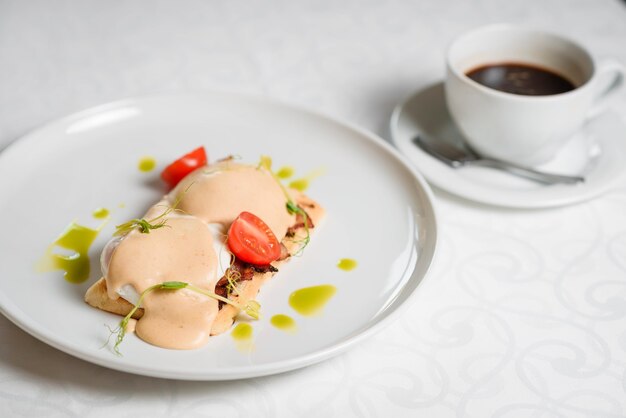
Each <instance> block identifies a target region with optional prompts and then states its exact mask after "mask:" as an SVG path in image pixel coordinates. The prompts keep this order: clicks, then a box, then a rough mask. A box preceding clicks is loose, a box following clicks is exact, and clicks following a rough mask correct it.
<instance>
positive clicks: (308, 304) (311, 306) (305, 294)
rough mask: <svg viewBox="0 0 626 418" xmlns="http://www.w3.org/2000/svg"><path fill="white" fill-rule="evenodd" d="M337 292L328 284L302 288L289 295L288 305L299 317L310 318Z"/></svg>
mask: <svg viewBox="0 0 626 418" xmlns="http://www.w3.org/2000/svg"><path fill="white" fill-rule="evenodd" d="M336 292H337V288H336V287H335V286H333V285H330V284H322V285H319V286H311V287H304V288H302V289H298V290H296V291H294V292H293V293H291V295H289V305H290V306H291V307H292V308H293V309H294V310H295V311H296V312H298V313H299V314H300V315H304V316H310V315H314V314H316V313H319V312H320V311H321V310H322V308H324V306H325V305H326V303H328V301H329V300H330V298H332V297H333V296H334V295H335V293H336Z"/></svg>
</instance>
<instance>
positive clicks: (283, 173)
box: [276, 166, 295, 179]
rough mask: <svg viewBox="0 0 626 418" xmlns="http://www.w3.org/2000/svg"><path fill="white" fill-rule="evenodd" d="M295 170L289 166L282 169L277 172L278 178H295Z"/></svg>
mask: <svg viewBox="0 0 626 418" xmlns="http://www.w3.org/2000/svg"><path fill="white" fill-rule="evenodd" d="M294 171H295V170H294V169H293V167H289V166H284V167H281V168H280V169H279V170H278V171H277V172H276V176H277V177H278V178H279V179H288V178H289V177H291V176H293V173H294Z"/></svg>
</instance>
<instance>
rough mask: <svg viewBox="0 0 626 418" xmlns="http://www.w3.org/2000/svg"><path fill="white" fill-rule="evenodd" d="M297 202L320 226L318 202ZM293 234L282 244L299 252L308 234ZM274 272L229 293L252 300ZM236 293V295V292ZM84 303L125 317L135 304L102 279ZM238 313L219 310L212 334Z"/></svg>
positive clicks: (257, 276)
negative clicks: (114, 296) (114, 294)
mask: <svg viewBox="0 0 626 418" xmlns="http://www.w3.org/2000/svg"><path fill="white" fill-rule="evenodd" d="M296 202H297V204H298V205H299V206H300V207H302V208H303V209H304V210H305V211H306V213H307V214H308V216H309V218H310V220H311V222H312V224H313V225H314V226H317V225H318V223H319V221H320V220H321V219H322V218H323V217H324V209H323V208H322V207H321V206H320V205H319V204H317V203H316V202H315V201H314V200H312V199H310V198H308V197H307V196H305V195H304V194H300V195H298V196H297V198H296ZM293 233H294V235H293V236H291V237H289V236H287V237H284V238H283V240H282V243H283V245H284V246H285V247H287V250H288V251H289V253H290V254H293V253H295V252H297V251H298V250H299V248H300V245H301V244H300V242H299V241H301V240H302V239H304V238H305V237H306V230H305V228H304V227H302V226H300V227H296V228H294V231H293ZM288 260H289V258H287V259H285V260H282V261H276V262H274V263H272V265H273V266H274V267H276V268H280V266H281V265H283V264H284V263H285V262H287V261H288ZM274 274H275V273H273V272H266V273H258V272H255V273H254V276H253V278H252V279H251V280H246V281H241V282H239V283H238V284H237V287H236V292H233V294H231V295H230V299H231V300H233V301H235V302H238V303H239V304H241V305H245V304H246V303H247V302H248V301H249V300H252V299H254V298H256V295H257V294H258V292H259V289H260V288H261V286H262V285H263V283H265V281H266V280H269V279H270V278H271V277H272V276H273V275H274ZM235 293H236V294H235ZM85 302H87V303H88V304H89V305H91V306H93V307H94V308H98V309H101V310H103V311H107V312H111V313H114V314H117V315H120V316H126V315H128V313H129V312H130V311H131V310H132V309H133V307H134V305H133V304H131V303H130V302H128V301H126V300H125V299H122V298H121V297H118V298H117V299H111V298H109V296H108V293H107V284H106V280H105V279H104V277H103V278H101V279H100V280H98V281H97V282H96V283H94V284H93V285H92V286H91V287H90V288H89V289H88V290H87V292H86V293H85ZM238 313H239V310H238V309H237V308H235V307H234V306H232V305H228V304H225V305H223V306H222V308H221V309H220V310H219V313H218V314H217V317H216V318H215V321H214V322H213V327H212V328H211V335H217V334H221V333H223V332H225V331H227V330H228V329H229V328H230V327H231V325H232V324H233V321H234V320H235V317H236V316H237V314H238ZM142 316H143V309H141V308H140V309H137V310H136V311H135V313H134V314H133V318H135V319H139V318H141V317H142Z"/></svg>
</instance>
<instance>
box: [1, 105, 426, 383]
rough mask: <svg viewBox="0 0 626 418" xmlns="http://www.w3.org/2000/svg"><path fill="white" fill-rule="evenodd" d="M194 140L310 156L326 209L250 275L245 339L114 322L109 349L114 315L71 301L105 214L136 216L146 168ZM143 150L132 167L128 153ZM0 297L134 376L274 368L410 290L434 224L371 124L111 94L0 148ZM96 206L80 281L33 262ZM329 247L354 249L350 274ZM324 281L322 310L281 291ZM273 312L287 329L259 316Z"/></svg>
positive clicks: (37, 327) (211, 149)
mask: <svg viewBox="0 0 626 418" xmlns="http://www.w3.org/2000/svg"><path fill="white" fill-rule="evenodd" d="M199 145H204V146H205V147H206V149H207V153H208V154H209V159H213V160H215V159H218V158H221V157H224V156H227V155H230V154H233V155H239V156H241V158H242V161H244V162H250V163H256V162H257V161H258V159H259V156H260V155H263V154H267V155H270V156H271V157H272V158H273V161H274V167H280V166H282V165H289V166H292V167H294V168H295V169H296V177H298V176H302V175H306V174H308V173H311V172H315V171H318V170H320V169H322V170H323V171H324V174H323V175H321V176H319V177H317V178H316V179H315V180H313V181H312V182H311V187H310V188H309V190H308V191H307V194H309V195H310V196H311V197H313V198H314V199H316V200H317V201H318V202H320V204H321V205H322V206H324V207H325V208H326V211H327V216H326V218H325V220H324V221H323V222H322V223H321V224H320V225H318V226H317V227H316V228H315V230H314V232H313V234H312V240H311V243H310V245H309V246H308V247H307V248H306V249H305V251H304V254H303V255H302V256H301V257H294V258H293V259H292V260H291V261H290V262H289V263H288V264H287V265H286V266H285V267H283V268H282V269H281V271H280V272H279V273H277V274H276V276H274V278H273V279H272V280H271V281H269V282H268V283H266V284H265V285H264V287H263V288H262V289H261V292H260V294H259V297H258V300H259V302H260V303H261V305H262V315H263V316H262V318H261V320H259V321H255V322H253V323H252V324H253V327H254V337H253V341H252V344H251V346H247V347H241V346H240V345H238V344H236V341H235V340H233V338H232V337H231V335H230V334H229V333H226V334H223V335H220V336H217V337H214V338H212V339H211V340H210V341H209V343H208V344H207V345H206V346H205V347H203V348H201V349H198V350H190V351H176V350H166V349H162V348H158V347H154V346H151V345H149V344H147V343H145V342H143V341H141V340H140V339H139V338H138V337H136V336H135V335H134V334H132V335H127V337H126V339H125V340H124V342H123V343H122V345H121V347H120V349H121V352H122V354H123V356H122V357H119V356H116V355H115V354H114V353H113V352H112V350H111V347H110V346H108V347H105V348H101V346H102V345H103V344H104V343H105V341H106V339H107V336H108V334H109V332H108V330H107V328H106V327H105V324H106V325H108V326H109V327H111V328H115V327H116V326H117V324H118V323H119V320H120V317H117V316H115V315H112V314H108V313H105V312H102V311H99V310H97V309H94V308H92V307H90V306H87V305H86V304H85V303H84V302H83V295H84V293H85V290H86V289H87V288H88V286H89V285H91V284H92V283H93V282H94V281H95V280H97V279H98V278H99V277H100V276H99V273H100V272H99V267H98V260H97V258H98V256H99V253H100V251H101V249H102V247H103V246H104V244H105V242H106V241H107V240H108V238H109V237H110V236H111V233H112V232H113V230H114V225H116V224H119V223H121V222H124V221H126V220H129V219H132V218H135V217H138V216H141V215H143V213H144V212H145V210H146V208H147V207H149V206H150V205H151V204H153V203H154V202H156V201H157V200H158V199H159V198H160V197H161V196H162V194H163V193H164V192H165V190H164V188H163V186H162V184H161V182H160V181H159V179H158V177H159V172H160V171H161V170H162V169H163V167H164V166H165V165H166V164H167V163H168V162H171V161H172V160H174V159H175V158H177V157H178V156H180V155H182V154H184V153H186V152H188V151H189V150H191V149H193V148H195V147H197V146H199ZM146 155H149V156H153V157H155V158H156V160H157V161H158V165H157V168H156V170H154V171H152V172H149V173H142V172H140V171H139V170H138V168H137V164H138V161H139V159H140V158H141V157H142V156H146ZM0 176H2V178H3V179H4V181H3V182H2V183H1V185H0V194H1V195H2V196H3V199H2V202H1V203H0V230H2V234H1V235H0V248H1V249H2V253H3V254H5V257H4V259H3V262H2V263H1V264H0V311H1V312H2V313H3V314H4V315H5V316H7V317H8V318H9V319H10V320H12V321H13V322H14V323H16V324H17V325H18V326H20V327H21V328H23V329H24V330H25V331H27V332H29V333H30V334H32V335H33V336H35V337H37V338H39V339H40V340H42V341H44V342H46V343H48V344H50V345H52V346H54V347H56V348H58V349H60V350H63V351H65V352H67V353H69V354H72V355H74V356H76V357H79V358H81V359H84V360H87V361H90V362H93V363H96V364H99V365H102V366H105V367H110V368H113V369H117V370H122V371H126V372H131V373H137V374H142V375H149V376H157V377H166V378H176V379H189V380H227V379H237V378H245V377H253V376H261V375H267V374H273V373H279V372H283V371H287V370H291V369H295V368H299V367H303V366H306V365H308V364H312V363H315V362H318V361H321V360H323V359H326V358H328V357H330V356H333V355H336V354H338V353H340V352H342V351H344V350H346V349H347V348H348V347H350V346H352V345H353V344H355V343H356V342H357V341H360V340H361V339H363V338H364V337H366V336H367V335H370V334H371V333H372V332H374V331H375V330H377V329H380V327H381V326H383V325H384V324H385V323H388V321H389V320H390V319H391V318H392V317H393V314H395V313H397V312H398V310H399V308H400V307H401V306H403V305H405V303H406V302H407V300H408V299H409V297H410V296H411V295H412V294H413V293H414V291H415V290H416V288H417V287H418V285H419V284H420V282H421V281H422V279H423V278H424V276H425V274H426V272H427V271H428V269H429V266H430V264H431V260H432V258H433V255H434V252H435V245H436V237H437V225H436V222H435V214H434V210H433V204H432V197H431V191H430V189H429V187H428V185H427V184H426V182H425V181H424V180H423V179H422V177H421V176H420V175H419V174H418V173H417V172H416V171H415V170H414V169H412V168H411V167H410V166H409V165H407V164H406V163H405V162H404V160H403V159H402V157H400V156H399V154H398V153H397V152H396V151H395V150H394V149H393V148H392V147H391V146H389V145H388V144H386V143H385V142H384V141H382V140H381V139H379V138H378V137H376V136H374V135H373V134H370V133H368V132H365V131H363V130H360V129H358V128H356V127H354V126H350V125H348V124H346V123H343V122H338V121H336V120H333V119H329V118H327V117H324V116H322V115H319V114H315V113H311V112H308V111H304V110H301V109H297V108H293V107H291V106H288V105H285V104H279V103H274V102H270V101H267V100H264V99H260V98H250V97H242V96H239V95H233V94H229V93H202V94H195V95H194V94H192V95H177V96H160V97H148V98H139V99H130V100H124V101H121V102H117V103H113V104H108V105H104V106H100V107H97V108H94V109H90V110H87V111H84V112H81V113H78V114H76V115H73V116H69V117H67V118H64V119H62V120H59V121H56V122H53V123H51V124H49V125H47V126H45V127H44V128H42V129H39V130H37V131H35V132H33V133H31V134H29V135H28V136H26V137H24V138H22V139H21V140H19V141H18V142H17V143H15V144H14V145H12V146H11V147H9V148H8V149H6V151H4V152H3V153H2V154H0ZM98 207H105V208H109V209H110V210H111V213H112V215H111V220H110V221H109V222H108V224H107V225H106V226H105V227H104V229H103V231H102V232H101V233H100V235H99V236H98V238H97V240H96V242H95V244H94V245H93V247H92V249H91V252H90V256H91V258H92V273H91V277H90V279H89V280H88V281H87V282H86V283H84V284H80V285H76V284H71V283H69V282H67V281H65V280H64V278H63V276H62V272H49V273H37V272H36V270H35V265H36V263H37V261H38V260H39V259H40V258H41V257H42V255H43V254H44V251H45V250H46V248H47V246H48V245H49V244H51V243H52V242H53V241H54V240H55V238H56V237H57V236H58V235H59V234H60V233H61V232H62V231H63V230H64V228H65V226H66V225H68V224H69V223H70V222H71V221H72V220H77V221H78V222H79V223H82V224H87V225H97V224H98V221H97V220H95V219H93V218H92V215H91V214H92V212H93V210H94V209H96V208H98ZM340 258H353V259H355V260H357V262H358V267H357V268H356V269H355V270H353V271H350V272H346V271H343V270H340V269H338V268H337V267H336V264H337V262H338V260H339V259H340ZM318 284H332V285H334V286H336V288H337V292H336V294H335V296H334V297H333V298H332V299H331V300H330V301H329V302H328V304H327V305H326V307H325V308H324V310H323V312H322V313H320V314H319V315H317V316H314V317H303V316H300V315H298V314H297V313H296V312H295V311H294V310H292V309H291V308H290V306H289V304H288V297H289V295H290V293H291V292H293V291H294V290H296V289H299V288H302V287H307V286H313V285H318ZM279 313H282V314H287V315H289V316H291V317H292V318H294V319H295V320H296V323H297V331H296V332H295V333H294V334H290V333H285V332H283V331H280V330H278V329H276V328H274V327H273V326H272V325H271V324H270V321H269V319H270V318H271V317H272V316H273V315H275V314H279Z"/></svg>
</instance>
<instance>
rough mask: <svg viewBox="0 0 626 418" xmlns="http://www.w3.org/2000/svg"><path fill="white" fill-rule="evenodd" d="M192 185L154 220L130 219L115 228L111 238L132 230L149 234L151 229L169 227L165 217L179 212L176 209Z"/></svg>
mask: <svg viewBox="0 0 626 418" xmlns="http://www.w3.org/2000/svg"><path fill="white" fill-rule="evenodd" d="M193 185H194V183H191V184H190V185H189V186H187V187H186V188H185V190H183V192H182V193H181V194H180V195H178V197H177V198H176V200H175V201H174V204H173V205H172V206H169V207H168V206H166V208H165V210H164V211H163V213H161V214H160V215H159V216H157V217H156V218H152V219H150V220H146V219H145V218H141V219H137V218H136V219H131V220H130V221H128V222H124V223H123V224H121V225H117V226H116V227H115V232H114V233H113V236H114V237H118V236H121V235H126V234H128V233H129V232H131V231H132V230H133V229H136V230H138V231H139V232H141V233H142V234H149V233H150V231H151V230H153V229H159V228H163V227H165V226H167V227H169V225H167V215H169V214H170V213H172V212H174V211H181V210H180V209H176V208H177V207H178V205H179V204H180V201H181V200H182V199H183V197H184V196H185V194H187V191H188V190H189V188H190V187H191V186H193ZM163 206H165V205H163ZM181 212H182V211H181Z"/></svg>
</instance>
